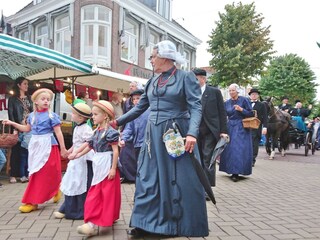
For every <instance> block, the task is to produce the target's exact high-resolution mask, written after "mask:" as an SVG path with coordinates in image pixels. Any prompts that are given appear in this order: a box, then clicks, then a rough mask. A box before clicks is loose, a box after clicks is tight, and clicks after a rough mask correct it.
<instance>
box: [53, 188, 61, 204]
mask: <svg viewBox="0 0 320 240" xmlns="http://www.w3.org/2000/svg"><path fill="white" fill-rule="evenodd" d="M61 196H62V193H61V191H60V190H59V191H58V192H57V194H56V195H54V197H53V202H54V203H57V202H59V201H60V199H61Z"/></svg>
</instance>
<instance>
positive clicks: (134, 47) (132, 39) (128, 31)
mask: <svg viewBox="0 0 320 240" xmlns="http://www.w3.org/2000/svg"><path fill="white" fill-rule="evenodd" d="M121 59H122V60H125V61H129V62H130V63H137V61H138V26H137V24H135V23H133V22H131V21H129V20H127V19H126V20H125V22H124V36H122V37H121Z"/></svg>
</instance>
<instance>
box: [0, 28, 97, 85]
mask: <svg viewBox="0 0 320 240" xmlns="http://www.w3.org/2000/svg"><path fill="white" fill-rule="evenodd" d="M44 72H46V73H47V74H46V77H48V78H56V77H58V76H60V77H61V76H70V75H79V74H84V75H86V74H89V73H92V66H91V65H90V64H88V63H86V62H83V61H80V60H78V59H75V58H73V57H70V56H67V55H65V54H62V53H60V52H57V51H54V50H52V49H48V48H45V47H41V46H38V45H35V44H32V43H28V42H25V41H22V40H20V39H17V38H14V37H11V36H8V35H5V34H0V75H4V76H8V77H10V78H12V79H16V78H17V77H20V76H22V77H29V76H33V75H36V74H38V73H44ZM48 73H49V74H50V76H48Z"/></svg>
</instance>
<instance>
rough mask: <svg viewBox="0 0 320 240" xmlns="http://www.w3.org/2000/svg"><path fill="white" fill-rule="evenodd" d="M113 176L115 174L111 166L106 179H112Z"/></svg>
mask: <svg viewBox="0 0 320 240" xmlns="http://www.w3.org/2000/svg"><path fill="white" fill-rule="evenodd" d="M115 176H116V170H115V169H113V168H111V169H110V172H109V175H108V179H110V180H112V179H114V177H115Z"/></svg>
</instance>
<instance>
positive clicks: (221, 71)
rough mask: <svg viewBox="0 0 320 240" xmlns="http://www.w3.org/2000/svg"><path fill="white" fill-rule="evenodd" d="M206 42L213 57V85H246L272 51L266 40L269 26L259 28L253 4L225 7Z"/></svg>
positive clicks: (256, 74) (269, 42)
mask: <svg viewBox="0 0 320 240" xmlns="http://www.w3.org/2000/svg"><path fill="white" fill-rule="evenodd" d="M225 11H226V13H220V12H219V17H220V20H219V21H217V22H215V23H216V25H217V26H216V28H215V29H213V30H212V32H211V35H210V36H209V37H210V40H209V41H208V44H209V49H208V52H210V53H211V54H212V56H213V58H212V60H211V61H210V66H211V67H213V68H214V69H215V74H214V75H212V77H211V79H210V81H211V83H212V84H214V85H218V84H219V85H220V86H223V87H225V86H228V85H230V84H231V83H237V84H239V85H242V86H246V85H247V84H249V83H252V79H253V78H254V77H257V76H258V75H260V74H261V72H262V71H263V69H264V68H265V63H266V61H267V60H268V59H270V58H271V55H272V54H273V53H274V51H272V47H273V41H271V40H269V37H268V35H269V33H270V30H269V28H270V26H269V27H262V26H261V25H262V21H263V19H264V18H263V17H262V14H256V13H255V6H254V3H252V4H248V5H243V4H242V3H241V2H240V3H239V4H237V5H236V6H235V4H234V3H233V4H232V5H226V6H225Z"/></svg>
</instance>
